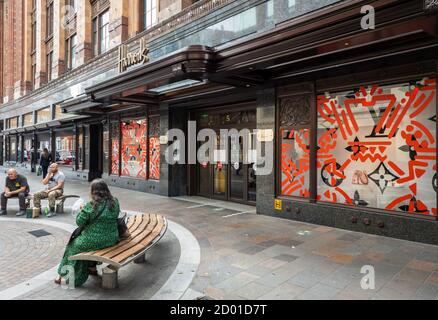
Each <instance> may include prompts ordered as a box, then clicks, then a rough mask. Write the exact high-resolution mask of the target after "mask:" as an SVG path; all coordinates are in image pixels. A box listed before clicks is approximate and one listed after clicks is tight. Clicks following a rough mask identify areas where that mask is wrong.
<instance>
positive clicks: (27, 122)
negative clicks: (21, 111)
mask: <svg viewBox="0 0 438 320" xmlns="http://www.w3.org/2000/svg"><path fill="white" fill-rule="evenodd" d="M32 124H33V114H32V113H26V114H25V115H23V126H24V127H26V126H31V125H32Z"/></svg>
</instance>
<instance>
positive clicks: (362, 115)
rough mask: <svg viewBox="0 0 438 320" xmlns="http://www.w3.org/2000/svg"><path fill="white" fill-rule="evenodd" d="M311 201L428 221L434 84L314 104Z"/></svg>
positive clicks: (362, 91) (330, 97)
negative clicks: (315, 152)
mask: <svg viewBox="0 0 438 320" xmlns="http://www.w3.org/2000/svg"><path fill="white" fill-rule="evenodd" d="M317 107H318V115H319V116H318V145H319V148H318V159H317V167H318V190H317V191H318V200H320V201H327V202H332V203H339V204H348V205H355V206H359V207H369V208H378V209H386V210H394V211H402V212H406V213H410V214H422V215H436V212H437V211H436V210H437V209H436V192H437V184H436V181H437V180H436V179H437V178H436V176H437V174H436V81H435V79H423V80H421V81H412V82H409V83H404V84H399V85H391V86H379V85H373V86H369V87H360V88H358V89H356V90H352V91H348V92H340V93H326V94H324V95H321V96H319V97H318V106H317Z"/></svg>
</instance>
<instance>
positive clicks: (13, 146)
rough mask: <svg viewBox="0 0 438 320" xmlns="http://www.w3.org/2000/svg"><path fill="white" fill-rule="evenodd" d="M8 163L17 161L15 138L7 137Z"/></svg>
mask: <svg viewBox="0 0 438 320" xmlns="http://www.w3.org/2000/svg"><path fill="white" fill-rule="evenodd" d="M9 161H13V162H16V161H17V136H10V137H9Z"/></svg>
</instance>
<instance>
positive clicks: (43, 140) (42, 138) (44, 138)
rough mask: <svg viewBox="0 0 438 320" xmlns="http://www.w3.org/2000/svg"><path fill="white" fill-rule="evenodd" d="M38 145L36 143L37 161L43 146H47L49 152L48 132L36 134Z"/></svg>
mask: <svg viewBox="0 0 438 320" xmlns="http://www.w3.org/2000/svg"><path fill="white" fill-rule="evenodd" d="M37 140H38V145H37V154H38V158H37V159H38V161H39V160H40V156H41V153H42V152H43V150H44V148H47V150H49V152H51V150H50V149H51V148H50V135H49V133H41V134H38V136H37ZM38 163H39V162H38Z"/></svg>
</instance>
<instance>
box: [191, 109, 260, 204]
mask: <svg viewBox="0 0 438 320" xmlns="http://www.w3.org/2000/svg"><path fill="white" fill-rule="evenodd" d="M197 114H198V117H197V124H198V130H202V129H204V128H210V129H212V130H214V132H215V133H216V139H217V141H216V146H215V149H214V150H213V154H212V155H209V154H208V152H206V156H207V157H208V158H209V159H210V162H203V163H199V161H198V163H197V165H196V190H197V195H200V196H204V197H208V198H212V199H218V200H225V201H234V202H240V203H248V204H254V203H255V201H256V175H255V170H254V167H255V161H256V160H255V159H256V153H255V128H256V111H255V109H246V110H245V109H243V110H240V111H235V110H234V109H233V111H230V112H224V111H223V110H221V111H216V112H214V111H212V112H208V113H207V112H199V113H197ZM221 129H227V130H231V129H236V130H238V131H239V132H240V133H243V131H242V130H243V129H247V130H245V131H246V135H247V139H248V140H247V142H245V137H244V135H243V134H242V135H241V136H239V137H237V138H234V139H233V138H232V137H231V136H229V135H222V136H221V134H220V133H221V132H220V130H221ZM202 144H203V143H202V142H201V143H199V142H198V150H199V148H200V147H201V145H202ZM245 149H246V150H245ZM245 160H246V161H245Z"/></svg>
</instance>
